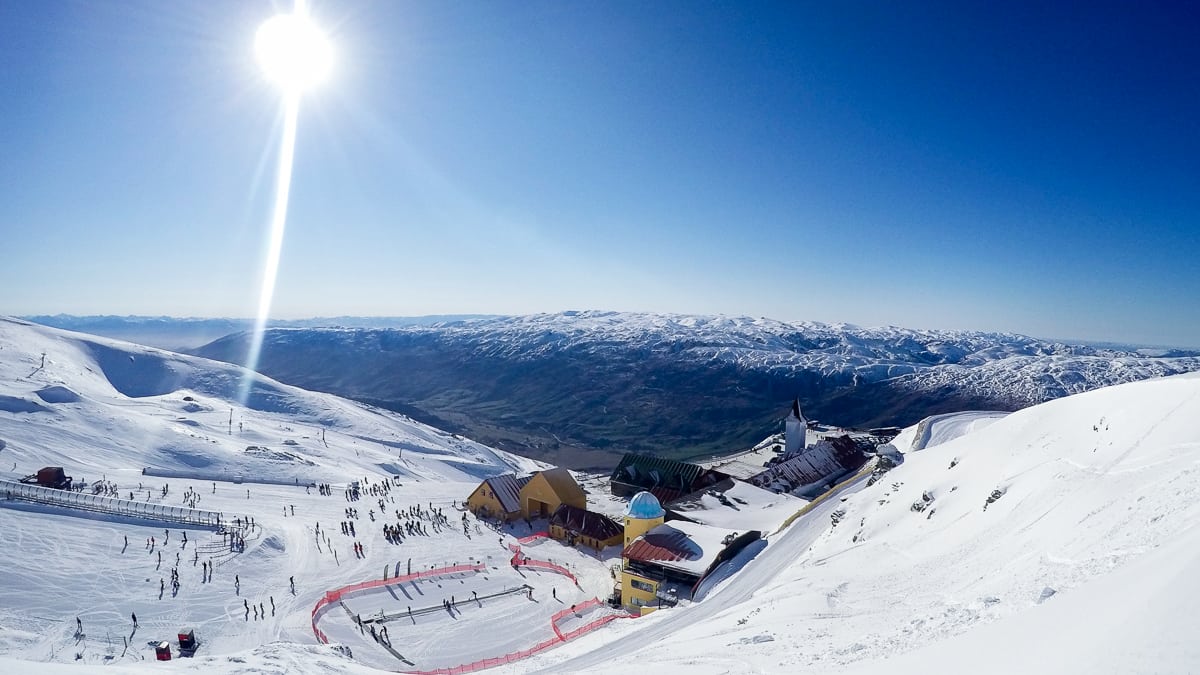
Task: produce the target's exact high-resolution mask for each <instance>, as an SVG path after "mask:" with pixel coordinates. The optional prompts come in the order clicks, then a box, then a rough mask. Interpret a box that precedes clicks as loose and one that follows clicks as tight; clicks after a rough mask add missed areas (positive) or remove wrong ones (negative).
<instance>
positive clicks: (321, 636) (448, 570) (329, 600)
mask: <svg viewBox="0 0 1200 675" xmlns="http://www.w3.org/2000/svg"><path fill="white" fill-rule="evenodd" d="M486 570H487V565H484V564H482V563H480V564H478V565H453V566H450V567H442V568H439V569H432V570H424V571H421V572H413V573H412V574H404V575H401V576H398V577H392V578H391V579H372V580H370V581H362V582H359V583H357V584H351V585H349V586H343V587H342V588H339V589H336V590H332V591H326V592H325V595H323V596H321V599H320V600H318V601H317V604H316V605H315V606H313V609H312V629H313V635H315V636H316V637H317V639H318V640H320V641H321V642H323V643H326V644H328V642H329V638H328V637H326V636H325V633H324V632H322V631H321V629H320V628H317V620H318V619H319V618H320V617H319V616H318V614H320V615H324V613H325V612H324V611H323V610H324V609H325V608H326V607H327V606H328V605H331V604H334V603H336V602H338V601H339V600H341V599H342V597H343V596H345V595H349V594H351V593H356V592H358V591H364V590H368V589H371V588H379V587H380V586H389V585H393V584H402V583H405V582H408V581H413V580H415V579H428V578H429V577H438V576H442V575H446V574H457V573H459V572H483V571H486Z"/></svg>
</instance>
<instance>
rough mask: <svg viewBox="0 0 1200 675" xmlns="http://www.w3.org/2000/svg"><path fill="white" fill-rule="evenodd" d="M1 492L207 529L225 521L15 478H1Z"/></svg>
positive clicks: (205, 514) (213, 515)
mask: <svg viewBox="0 0 1200 675" xmlns="http://www.w3.org/2000/svg"><path fill="white" fill-rule="evenodd" d="M0 491H2V492H3V494H4V498H5V499H10V500H17V501H23V502H33V503H36V504H47V505H50V506H60V507H64V508H68V509H78V510H81V511H91V512H94V513H106V514H110V515H115V516H124V517H128V518H142V519H145V520H157V521H162V522H167V523H178V524H182V525H192V526H195V527H205V528H220V527H221V526H222V525H223V524H224V522H223V520H222V518H221V514H220V513H218V512H216V511H200V510H198V509H189V508H184V507H182V506H166V505H165V504H151V503H150V502H138V501H133V500H130V499H120V498H118V497H103V496H101V495H93V494H85V493H83V492H73V491H70V490H56V489H54V488H48V487H42V486H40V485H30V484H28V483H14V482H12V481H7V480H0Z"/></svg>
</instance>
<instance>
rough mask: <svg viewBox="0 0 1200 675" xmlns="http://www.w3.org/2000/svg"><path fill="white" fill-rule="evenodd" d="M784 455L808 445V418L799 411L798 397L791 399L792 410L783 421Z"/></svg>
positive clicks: (787, 455)
mask: <svg viewBox="0 0 1200 675" xmlns="http://www.w3.org/2000/svg"><path fill="white" fill-rule="evenodd" d="M783 431H784V435H783V438H784V456H786V457H791V456H792V455H794V454H796V453H798V452H800V451H801V450H803V449H804V448H805V447H807V446H808V443H807V435H808V420H806V419H804V413H802V412H800V399H795V400H794V401H792V412H791V414H789V415H788V416H787V420H785V422H784V427H783Z"/></svg>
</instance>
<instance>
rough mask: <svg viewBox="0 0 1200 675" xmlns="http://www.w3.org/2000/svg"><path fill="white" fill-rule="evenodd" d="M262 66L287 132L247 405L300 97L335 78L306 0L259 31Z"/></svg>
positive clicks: (283, 222)
mask: <svg viewBox="0 0 1200 675" xmlns="http://www.w3.org/2000/svg"><path fill="white" fill-rule="evenodd" d="M254 51H255V54H256V56H257V57H258V63H259V65H260V66H262V69H263V71H264V72H266V74H267V77H268V78H270V79H271V80H272V81H273V82H275V84H276V85H278V86H279V88H280V89H281V90H282V92H283V109H282V113H283V115H282V117H283V128H282V129H281V130H280V143H279V164H278V168H277V170H276V174H275V208H274V210H273V211H272V214H271V227H270V232H269V234H270V236H269V239H268V242H267V256H266V260H264V261H263V274H262V286H261V287H260V289H259V296H258V314H257V315H256V316H255V321H254V332H253V333H252V334H251V336H250V349H249V353H248V354H247V356H246V372H245V375H244V376H243V378H242V383H241V386H240V387H239V392H238V394H239V395H238V399H239V401H241V403H242V404H243V405H244V404H246V403H247V402H248V401H249V399H250V394H251V390H252V389H253V387H254V381H255V377H256V373H255V371H256V370H257V369H258V359H259V356H260V355H261V353H262V342H263V334H264V332H265V331H266V327H267V320H268V318H269V317H270V314H271V301H272V298H273V297H274V295H275V280H276V277H277V276H278V274H279V259H280V256H281V254H282V252H283V233H284V229H285V228H286V227H287V210H288V196H289V193H290V192H291V185H292V164H293V161H294V159H295V151H296V121H297V117H298V116H299V111H300V94H301V93H302V92H304V91H305V90H308V89H312V88H313V87H315V86H316V85H318V84H320V83H321V82H322V81H324V80H325V78H326V77H328V76H329V69H330V66H331V65H332V61H333V58H332V49H331V48H330V46H329V41H328V40H326V39H325V35H324V34H323V33H322V32H321V30H320V29H319V28H317V26H316V24H314V23H313V22H312V21H311V20H310V19H309V18H308V15H307V13H306V12H305V11H304V5H303V3H302V2H301V1H300V0H297V2H296V12H295V13H294V14H280V15H278V16H274V17H271V18H270V19H267V21H265V22H264V23H263V25H262V26H261V27H260V28H259V29H258V35H257V36H256V37H255V40H254Z"/></svg>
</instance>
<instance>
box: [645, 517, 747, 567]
mask: <svg viewBox="0 0 1200 675" xmlns="http://www.w3.org/2000/svg"><path fill="white" fill-rule="evenodd" d="M745 532H746V531H745V530H742V531H737V530H730V529H726V528H723V527H712V526H710V525H702V524H700V523H689V522H687V521H686V520H673V521H671V522H670V523H664V524H662V525H659V526H658V527H656V528H654V529H652V530H650V531H649V532H647V533H645V534H643V535H642V536H640V537H638V538H637V539H634V540H633V542H631V543H630V544H629V546H626V547H625V550H624V551H622V552H621V557H622V558H628V559H630V560H637V561H640V562H644V563H653V564H655V565H658V566H660V567H665V568H667V569H672V570H675V571H678V572H683V573H685V574H691V575H694V576H697V577H699V576H703V575H704V573H705V572H707V571H708V569H709V568H710V567H712V565H713V563H714V562H716V560H717V556H719V555H720V554H721V551H724V550H725V548H726V547H727V546H728V545H729V544H730V543H732V542H733V540H734V539H736V538H737V537H738V536H739V535H741V534H745Z"/></svg>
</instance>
